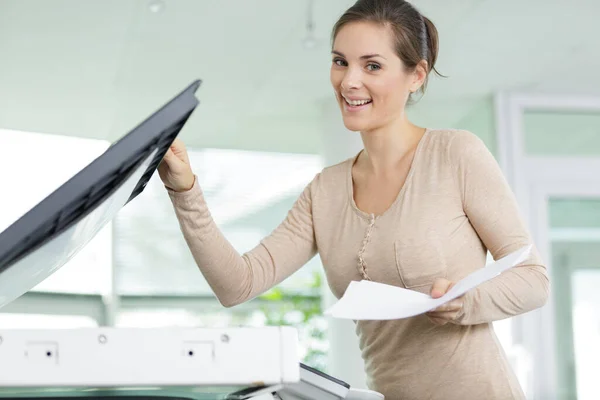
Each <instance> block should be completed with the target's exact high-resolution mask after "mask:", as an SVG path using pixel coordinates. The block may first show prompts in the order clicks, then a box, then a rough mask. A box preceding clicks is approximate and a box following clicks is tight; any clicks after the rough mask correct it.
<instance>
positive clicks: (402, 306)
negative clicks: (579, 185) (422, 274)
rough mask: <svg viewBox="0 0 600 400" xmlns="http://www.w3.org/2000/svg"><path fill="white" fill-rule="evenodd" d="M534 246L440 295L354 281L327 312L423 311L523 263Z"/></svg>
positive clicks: (403, 314)
mask: <svg viewBox="0 0 600 400" xmlns="http://www.w3.org/2000/svg"><path fill="white" fill-rule="evenodd" d="M531 247H532V246H531V245H529V246H526V247H523V248H521V249H519V250H517V251H515V252H513V253H511V254H509V255H507V256H506V257H503V258H501V259H500V260H498V261H496V262H494V263H491V264H489V265H487V266H485V267H483V268H481V269H479V270H477V271H475V272H473V273H472V274H470V275H468V276H467V277H465V278H464V279H462V280H460V281H458V282H457V283H456V284H455V285H454V286H453V287H452V289H450V290H449V291H448V292H447V293H446V294H445V295H444V296H442V297H440V298H437V299H433V298H432V297H431V296H429V295H427V294H423V293H420V292H415V291H414V290H408V289H403V288H400V287H397V286H392V285H386V284H383V283H377V282H371V281H364V280H363V281H360V282H357V281H352V282H350V285H349V286H348V289H346V292H345V293H344V295H343V296H342V298H341V299H340V300H339V301H338V302H337V303H335V304H334V305H333V306H331V307H330V308H329V309H328V310H326V311H325V315H330V316H332V317H335V318H347V319H353V320H385V319H401V318H408V317H413V316H415V315H419V314H423V313H426V312H428V311H431V310H433V309H434V308H436V307H438V306H440V305H442V304H444V303H447V302H449V301H451V300H453V299H455V298H457V297H460V296H462V295H463V294H465V293H466V292H468V291H469V290H471V289H473V288H475V287H476V286H478V285H481V284H482V283H483V282H485V281H488V280H490V279H492V278H494V277H496V276H498V275H500V274H501V273H502V272H504V271H506V270H507V269H509V268H512V267H514V266H516V265H518V264H520V263H521V262H523V261H524V260H525V259H526V258H527V256H528V254H529V252H530V251H531Z"/></svg>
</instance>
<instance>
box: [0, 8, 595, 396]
mask: <svg viewBox="0 0 600 400" xmlns="http://www.w3.org/2000/svg"><path fill="white" fill-rule="evenodd" d="M352 3H353V1H348V0H313V1H311V0H295V1H284V0H244V1H243V0H219V1H217V0H212V1H208V0H45V1H42V0H37V1H36V0H0V152H1V157H0V171H1V172H0V188H1V189H0V191H1V193H2V195H1V196H0V230H3V229H4V228H6V227H7V226H8V225H10V224H11V223H12V222H14V221H15V220H16V219H18V218H19V217H20V216H21V215H22V214H23V213H25V212H26V211H27V210H29V208H31V207H32V206H34V205H35V204H36V203H37V202H39V201H40V200H41V199H43V198H44V197H45V196H46V195H48V194H49V193H50V192H52V191H53V190H54V189H56V188H57V187H58V186H59V185H60V184H62V183H63V182H65V181H66V180H67V179H68V178H70V177H71V176H72V175H73V174H75V173H76V172H77V171H79V169H81V168H82V167H83V166H85V165H87V164H88V163H89V162H90V161H92V160H93V159H94V158H95V157H97V156H98V155H100V154H101V153H102V152H103V151H104V150H105V149H106V148H107V147H108V146H109V145H110V143H111V142H113V141H115V140H117V139H118V138H119V137H121V136H122V135H123V134H125V133H126V132H127V131H128V130H129V129H131V128H132V127H134V126H135V125H136V124H137V123H139V122H140V121H141V120H143V119H144V118H145V117H146V116H148V115H149V114H150V113H152V112H153V111H154V110H155V109H157V108H158V107H160V106H161V105H162V104H164V103H165V102H166V101H167V100H168V99H170V98H171V97H172V96H173V95H175V94H176V93H177V92H178V91H179V90H181V89H183V88H184V87H185V86H187V85H188V84H189V83H190V82H191V81H193V80H195V79H202V81H203V83H202V86H201V87H200V89H199V90H198V92H197V96H198V98H199V99H200V106H199V107H198V108H197V109H196V111H195V112H194V114H193V115H192V117H191V119H190V121H189V122H188V124H187V125H186V126H185V128H184V129H183V131H182V133H181V136H180V137H181V138H182V139H183V140H184V142H185V143H186V145H187V146H188V147H189V149H190V155H191V159H192V160H191V162H192V165H193V168H194V171H195V172H196V173H197V174H198V176H199V178H200V183H201V186H202V187H203V189H204V191H205V193H206V197H207V201H208V204H209V207H210V209H211V211H212V213H213V216H214V218H215V220H216V222H217V224H218V225H219V227H220V228H221V229H222V230H223V232H224V234H225V235H226V237H227V238H228V239H229V240H230V241H231V243H232V244H233V245H234V246H235V248H236V249H237V250H238V251H239V252H244V251H246V250H249V249H251V248H252V247H254V246H255V245H256V244H257V243H258V241H259V240H260V239H261V238H262V237H263V236H265V235H267V234H269V233H270V231H271V230H272V229H274V228H275V227H276V226H277V224H278V223H279V222H280V221H281V220H282V219H283V218H284V217H285V215H286V213H287V211H288V210H289V208H290V207H291V205H292V204H293V202H294V201H295V200H296V198H297V196H298V195H299V194H300V192H301V191H302V189H303V188H304V186H305V185H306V184H307V183H308V182H309V181H310V180H311V179H312V178H313V177H314V175H315V174H316V173H317V172H319V171H320V170H321V168H323V167H324V166H326V165H331V164H333V163H337V162H338V161H341V160H343V159H345V158H347V157H350V156H352V155H354V154H355V153H356V152H357V151H358V150H359V149H360V147H361V142H360V138H359V135H358V134H355V133H352V132H348V131H346V130H345V128H344V126H343V124H342V122H341V118H340V115H339V114H340V113H339V110H338V108H337V105H336V104H335V101H334V97H333V93H332V89H331V86H330V83H329V68H330V63H331V57H330V36H329V35H330V31H331V28H332V26H333V23H334V22H335V21H336V19H337V18H338V17H339V16H340V15H341V14H342V13H343V12H344V10H345V9H346V8H348V7H349V6H350V5H351V4H352ZM413 3H414V5H415V6H416V7H417V8H418V9H419V10H420V11H421V12H422V13H423V14H425V15H426V16H428V17H429V18H430V19H431V20H432V21H433V22H434V24H436V26H437V29H438V31H439V35H440V56H439V62H438V66H437V67H438V70H439V71H440V72H441V73H442V74H444V75H446V76H447V78H444V79H440V78H437V77H434V76H432V77H431V81H430V83H429V86H428V91H427V93H426V95H425V96H424V97H423V98H422V99H420V101H419V102H418V103H416V104H415V105H414V106H411V108H410V110H409V114H410V117H411V118H412V120H413V121H414V122H415V123H417V124H420V125H422V126H427V127H433V128H436V127H449V128H461V129H468V130H470V131H472V132H473V133H475V134H476V135H478V136H479V137H481V138H482V139H483V140H484V142H485V143H486V145H487V146H488V147H489V148H490V150H491V151H492V152H493V154H494V155H495V156H496V157H497V160H498V162H499V163H500V165H501V167H502V168H503V170H504V172H505V174H506V177H507V179H508V181H509V183H510V184H511V186H512V188H513V190H514V191H515V194H516V196H517V199H518V201H519V204H520V206H521V208H522V212H523V216H524V218H525V220H526V221H527V223H528V224H529V227H530V229H531V232H532V234H533V236H534V239H535V241H536V244H537V245H538V246H539V248H540V250H541V251H542V254H543V255H544V258H545V260H546V262H547V265H548V268H549V271H550V274H551V278H552V284H553V292H552V298H551V301H550V302H549V303H548V305H546V306H545V307H544V308H543V309H541V310H537V311H535V312H532V313H528V314H526V315H523V316H520V317H518V318H512V319H509V320H505V321H499V322H497V323H495V327H496V331H497V334H498V338H499V340H500V342H501V343H502V345H503V347H504V349H505V351H506V353H507V354H508V356H509V358H510V362H511V364H512V366H513V368H515V371H516V372H517V375H518V377H519V380H520V381H521V383H522V385H523V387H524V389H525V391H526V393H527V396H528V398H531V399H579V400H581V399H597V398H599V397H600V389H598V387H597V384H596V380H597V376H598V371H600V294H599V293H600V291H598V287H600V173H599V172H600V74H598V71H599V70H600V52H599V51H598V49H600V28H598V25H597V19H598V17H600V3H598V2H593V1H592V0H577V1H572V0H571V1H567V0H545V1H542V0H528V1H522V0H504V1H498V0H445V1H441V0H415V1H414V2H413ZM332 301H333V299H332V298H331V295H330V293H329V291H328V287H327V284H326V282H325V281H324V279H323V275H322V265H321V263H320V260H319V258H318V257H315V258H314V259H313V260H311V261H310V262H309V263H308V264H307V265H306V266H305V267H304V268H302V269H301V270H300V271H298V272H297V273H296V274H294V275H293V276H292V277H290V278H289V279H288V280H286V281H285V282H284V283H283V284H281V285H280V286H278V287H276V288H274V289H273V290H271V291H269V292H268V293H265V294H264V295H263V296H260V297H259V298H257V299H254V300H252V301H250V302H248V303H246V304H243V305H241V306H238V307H234V308H231V309H224V308H222V307H221V306H220V304H219V303H218V301H217V300H216V298H215V297H214V295H213V294H212V292H211V291H210V288H209V287H208V285H207V283H206V282H205V281H204V280H203V278H202V275H201V274H200V273H199V271H198V269H197V267H196V265H195V263H194V261H193V259H192V257H191V255H190V253H189V250H188V249H187V247H186V245H185V242H184V240H183V237H182V235H181V233H180V231H179V227H178V224H177V221H176V218H175V215H174V212H173V210H172V206H171V203H170V202H169V199H168V197H167V195H166V192H165V190H164V188H163V186H162V184H161V182H160V180H159V179H158V176H157V175H156V176H154V178H153V179H152V181H151V182H150V184H149V185H148V187H147V188H146V190H145V191H144V193H143V195H142V197H140V198H139V199H138V200H137V201H135V204H130V205H129V206H127V207H125V208H124V209H123V210H122V211H121V212H120V214H119V216H118V218H117V219H116V220H114V221H113V222H112V223H111V224H110V225H109V226H107V227H106V228H105V229H104V230H103V231H102V232H101V233H100V234H99V235H98V236H97V237H96V238H95V239H94V240H93V241H92V242H91V243H90V244H89V245H88V246H87V247H86V248H85V249H84V250H83V251H82V252H81V253H80V254H79V255H78V256H77V257H76V258H74V259H73V260H72V261H70V262H69V263H68V264H67V265H65V266H64V267H63V268H62V269H61V270H59V271H57V272H56V273H55V274H54V275H52V276H51V277H50V278H48V279H47V280H45V281H44V282H42V283H41V284H39V285H38V286H37V287H35V288H34V289H33V290H31V291H30V292H29V293H27V294H25V295H23V296H22V297H21V298H19V299H18V300H16V301H15V302H13V303H11V304H9V305H8V306H6V307H4V308H2V309H0V327H2V328H74V327H91V326H104V325H114V326H120V327H133V326H135V327H156V326H204V327H214V326H237V325H244V326H263V325H269V324H275V325H281V324H285V325H293V326H296V327H297V328H298V330H299V333H300V339H301V344H302V348H301V350H302V354H301V356H302V358H303V360H304V362H306V363H307V364H309V365H311V366H314V367H316V368H319V369H321V370H323V371H325V372H328V373H331V374H334V375H335V376H336V377H338V378H341V379H344V380H346V381H348V382H349V383H351V384H352V385H354V386H358V387H364V386H365V383H364V375H363V365H362V361H361V360H360V355H359V352H358V348H357V341H356V338H355V334H354V329H353V325H352V324H351V323H347V321H335V320H328V319H327V318H324V317H323V316H322V311H323V309H324V307H327V306H328V305H329V304H331V303H332Z"/></svg>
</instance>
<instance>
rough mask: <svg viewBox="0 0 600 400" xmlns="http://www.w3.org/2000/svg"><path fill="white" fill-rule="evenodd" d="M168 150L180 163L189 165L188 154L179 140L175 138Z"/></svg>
mask: <svg viewBox="0 0 600 400" xmlns="http://www.w3.org/2000/svg"><path fill="white" fill-rule="evenodd" d="M169 150H170V151H171V152H172V153H173V154H174V155H175V156H177V158H179V159H180V160H181V161H183V162H185V163H186V164H189V159H188V154H187V151H186V149H185V145H184V144H183V141H182V140H181V139H179V138H175V139H174V140H173V142H172V143H171V146H170V148H169Z"/></svg>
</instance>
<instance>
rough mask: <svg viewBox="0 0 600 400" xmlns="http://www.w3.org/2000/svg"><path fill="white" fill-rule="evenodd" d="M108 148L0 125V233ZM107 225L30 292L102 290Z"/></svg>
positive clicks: (107, 280) (107, 262)
mask: <svg viewBox="0 0 600 400" xmlns="http://www.w3.org/2000/svg"><path fill="white" fill-rule="evenodd" d="M108 146H109V143H108V142H107V141H104V140H95V139H83V138H77V137H71V136H60V135H50V134H41V133H32V132H22V131H13V130H3V129H0V148H1V149H8V151H4V152H3V155H2V157H0V171H11V170H13V171H15V170H16V171H18V173H13V174H3V175H2V186H3V187H4V188H10V191H9V192H8V193H7V194H9V195H5V196H0V209H1V210H2V212H1V213H0V231H3V230H4V229H6V228H7V227H8V226H10V224H12V223H13V222H14V221H16V220H17V219H19V218H20V217H21V216H22V215H23V214H25V213H26V212H27V211H28V210H29V209H31V208H32V207H34V206H35V205H36V204H37V203H39V202H40V201H41V200H43V199H44V198H45V197H46V196H48V195H49V194H51V193H52V192H53V191H54V190H56V189H57V188H58V187H59V186H60V185H62V184H63V183H64V182H66V181H67V180H68V179H69V178H71V177H72V176H73V175H75V174H76V173H77V172H78V171H79V170H81V169H82V168H83V167H85V166H86V165H88V164H89V163H90V162H92V161H93V160H94V159H95V158H96V157H98V156H99V155H100V154H101V153H102V152H104V151H105V150H106V149H107V148H108ZM111 229H112V228H111V226H110V225H107V226H106V227H105V228H104V229H103V230H102V231H101V232H100V233H99V234H98V235H97V236H96V237H95V238H94V239H92V240H91V241H90V243H89V244H88V245H87V246H86V247H85V248H84V249H83V250H82V251H81V252H80V253H79V254H77V255H76V256H75V257H74V258H73V259H72V260H70V261H69V262H68V263H66V264H65V265H64V266H63V267H62V268H61V269H60V270H58V271H57V272H56V273H55V274H53V275H52V276H50V277H49V278H48V279H46V280H44V281H43V282H41V283H40V284H38V285H37V286H36V287H35V288H33V289H32V290H34V291H45V292H62V293H82V294H104V293H106V292H107V291H108V290H109V289H110V284H111V242H112V233H111Z"/></svg>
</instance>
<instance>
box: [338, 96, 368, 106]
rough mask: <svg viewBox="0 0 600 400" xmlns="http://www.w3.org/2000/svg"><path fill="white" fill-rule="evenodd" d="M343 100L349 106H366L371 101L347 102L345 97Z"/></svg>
mask: <svg viewBox="0 0 600 400" xmlns="http://www.w3.org/2000/svg"><path fill="white" fill-rule="evenodd" d="M344 99H345V100H346V102H347V103H348V104H350V105H351V106H362V105H363V104H367V103H370V102H371V100H348V99H346V98H345V97H344Z"/></svg>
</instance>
